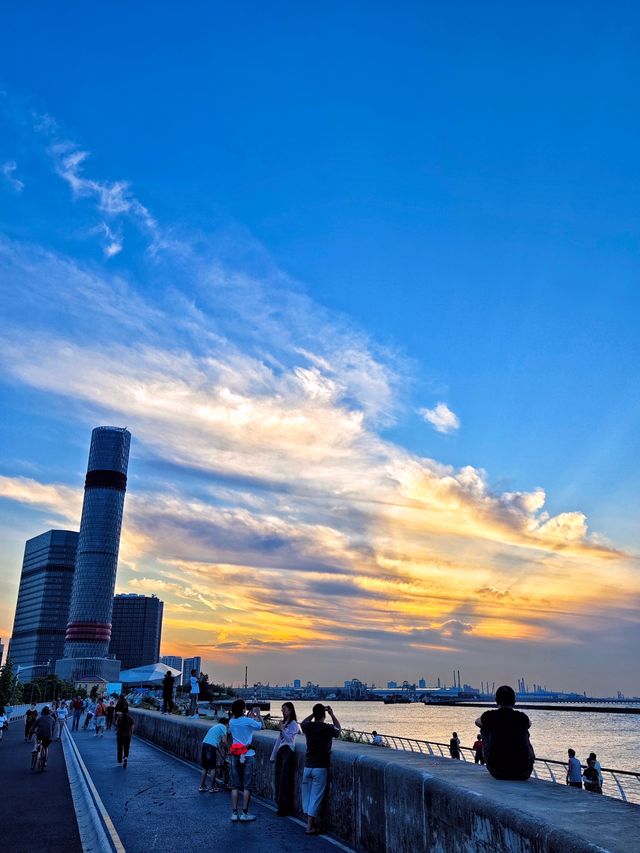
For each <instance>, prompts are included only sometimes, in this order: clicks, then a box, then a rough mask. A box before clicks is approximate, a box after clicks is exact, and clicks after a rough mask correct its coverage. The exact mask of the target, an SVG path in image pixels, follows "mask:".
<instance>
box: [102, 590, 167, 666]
mask: <svg viewBox="0 0 640 853" xmlns="http://www.w3.org/2000/svg"><path fill="white" fill-rule="evenodd" d="M163 610H164V602H163V601H160V599H159V598H158V597H157V596H155V595H137V594H136V593H120V594H119V595H116V596H114V599H113V611H112V614H111V641H110V643H109V654H110V655H111V656H112V657H114V658H115V659H116V660H119V661H120V667H121V668H122V669H135V667H137V666H146V665H147V664H150V663H159V661H160V639H161V636H162V614H163Z"/></svg>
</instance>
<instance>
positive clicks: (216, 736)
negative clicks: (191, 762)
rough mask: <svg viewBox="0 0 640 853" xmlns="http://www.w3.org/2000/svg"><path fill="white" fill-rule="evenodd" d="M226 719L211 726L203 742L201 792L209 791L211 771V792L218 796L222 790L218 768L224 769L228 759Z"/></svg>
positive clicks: (222, 718) (223, 718)
mask: <svg viewBox="0 0 640 853" xmlns="http://www.w3.org/2000/svg"><path fill="white" fill-rule="evenodd" d="M228 722H229V720H228V719H227V718H226V717H221V718H220V719H219V720H218V722H217V723H216V724H215V726H211V728H210V729H209V731H208V732H207V733H206V735H205V736H204V738H203V740H202V754H201V759H200V764H201V766H202V774H201V776H200V787H199V788H198V790H199V791H206V790H207V774H208V773H209V771H211V787H210V788H209V791H210V792H211V793H212V794H217V793H218V791H219V790H220V789H219V788H218V786H217V784H216V779H217V775H218V771H217V768H218V767H222V765H223V764H224V761H225V759H226V751H227V723H228Z"/></svg>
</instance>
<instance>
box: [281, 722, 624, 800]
mask: <svg viewBox="0 0 640 853" xmlns="http://www.w3.org/2000/svg"><path fill="white" fill-rule="evenodd" d="M278 722H280V717H274V716H270V718H269V720H268V727H269V725H270V724H273V727H274V728H275V725H276V724H277V723H278ZM378 737H379V738H381V743H377V744H374V743H373V735H372V734H371V732H363V731H359V730H358V729H350V728H343V729H342V733H341V735H340V739H341V740H344V741H347V742H349V743H367V744H370V745H372V746H377V747H378V748H380V747H383V748H384V747H386V748H387V749H397V750H401V751H403V752H413V753H416V754H418V755H424V756H425V757H431V758H451V755H450V753H449V744H448V743H439V742H438V741H433V740H418V739H417V738H412V737H404V736H403V735H383V734H380V733H378ZM460 758H461V760H462V761H466V762H467V763H468V764H475V763H476V760H475V750H474V749H473V748H472V747H470V746H461V747H460ZM452 760H455V759H452ZM477 766H478V767H482V766H483V765H481V764H478V765H477ZM582 767H583V769H584V768H586V765H584V764H583V765H582ZM531 775H532V776H533V778H534V779H542V780H543V781H545V782H556V783H557V784H560V785H564V784H565V779H566V775H567V765H566V762H564V761H557V760H556V759H554V758H539V757H536V760H535V764H534V766H533V773H532V774H531ZM602 790H603V793H604V794H606V795H607V796H609V797H615V798H616V799H618V800H623V801H624V802H625V803H635V804H637V805H640V772H638V773H636V772H634V771H632V770H618V769H616V768H614V767H603V768H602Z"/></svg>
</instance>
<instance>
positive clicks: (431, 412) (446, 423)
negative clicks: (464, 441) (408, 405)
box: [420, 403, 460, 433]
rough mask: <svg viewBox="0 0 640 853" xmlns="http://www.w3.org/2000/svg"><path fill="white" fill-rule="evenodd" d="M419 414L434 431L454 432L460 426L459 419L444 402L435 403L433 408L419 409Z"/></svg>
mask: <svg viewBox="0 0 640 853" xmlns="http://www.w3.org/2000/svg"><path fill="white" fill-rule="evenodd" d="M420 414H421V415H422V417H423V418H424V419H425V421H427V423H430V424H431V426H432V427H433V428H434V429H435V430H436V432H443V433H448V432H455V431H456V430H457V429H459V428H460V419H459V418H458V416H457V415H456V414H455V413H454V412H452V411H451V409H450V408H449V407H448V406H447V404H446V403H437V404H436V406H435V408H433V409H420Z"/></svg>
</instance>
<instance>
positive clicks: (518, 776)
mask: <svg viewBox="0 0 640 853" xmlns="http://www.w3.org/2000/svg"><path fill="white" fill-rule="evenodd" d="M496 703H497V705H498V708H497V709H496V710H495V711H485V712H484V714H482V716H481V717H478V719H477V720H476V726H479V727H480V729H481V733H482V753H483V755H484V760H485V763H486V765H487V770H488V771H489V773H490V774H491V775H492V776H493V778H494V779H511V780H513V781H524V780H525V779H528V778H529V777H530V776H531V773H532V771H533V762H534V761H535V754H534V752H533V747H532V746H531V742H530V740H529V728H530V727H531V722H530V720H529V717H527V715H526V714H523V713H522V711H516V710H515V709H514V707H513V706H514V705H515V704H516V694H515V693H514V691H513V688H512V687H509V686H508V685H507V684H504V685H503V686H502V687H499V688H498V689H497V691H496Z"/></svg>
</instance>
